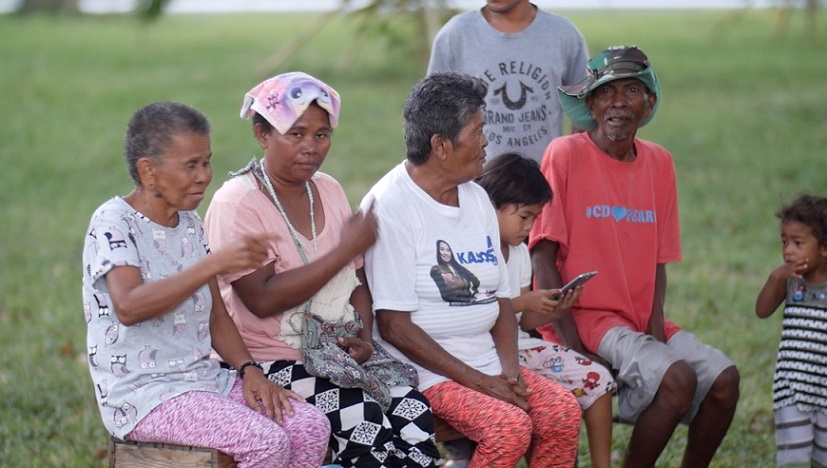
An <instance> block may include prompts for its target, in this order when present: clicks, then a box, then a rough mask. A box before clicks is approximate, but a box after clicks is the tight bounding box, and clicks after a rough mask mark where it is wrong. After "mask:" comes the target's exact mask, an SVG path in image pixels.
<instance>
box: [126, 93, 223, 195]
mask: <svg viewBox="0 0 827 468" xmlns="http://www.w3.org/2000/svg"><path fill="white" fill-rule="evenodd" d="M179 133H195V134H198V135H209V134H210V122H209V120H207V117H206V116H205V115H204V114H202V113H201V112H200V111H199V110H197V109H195V108H194V107H190V106H188V105H186V104H181V103H178V102H169V101H160V102H153V103H151V104H148V105H146V106H144V107H142V108H140V109H138V110H137V111H136V112H135V113H134V114H132V118H131V119H130V120H129V124H128V125H127V127H126V141H125V142H124V156H125V157H126V166H127V169H128V170H129V176H130V177H132V180H133V181H135V185H140V184H141V179H140V177H139V176H138V167H137V164H138V159H140V158H143V157H148V158H152V159H154V160H156V161H157V160H160V157H161V155H162V154H164V152H166V150H167V149H169V147H170V146H171V145H172V135H175V134H179Z"/></svg>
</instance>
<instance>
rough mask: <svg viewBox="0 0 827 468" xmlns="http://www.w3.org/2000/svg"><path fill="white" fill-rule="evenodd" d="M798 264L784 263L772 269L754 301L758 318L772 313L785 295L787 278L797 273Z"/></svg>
mask: <svg viewBox="0 0 827 468" xmlns="http://www.w3.org/2000/svg"><path fill="white" fill-rule="evenodd" d="M799 267H800V266H799V265H792V264H789V263H784V264H782V265H779V266H777V267H776V268H775V269H773V270H772V272H771V273H770V276H769V277H768V278H767V281H766V282H765V283H764V287H763V288H761V292H759V293H758V299H756V301H755V315H757V316H758V317H759V318H767V317H769V316H770V315H772V314H773V313H774V312H775V310H776V309H778V306H779V305H781V303H782V302H783V301H784V299H785V298H786V297H787V280H788V279H790V278H793V277H794V276H795V275H796V274H797V273H796V270H797V269H798V268H799Z"/></svg>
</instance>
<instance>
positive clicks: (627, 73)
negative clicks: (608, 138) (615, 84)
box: [557, 46, 660, 130]
mask: <svg viewBox="0 0 827 468" xmlns="http://www.w3.org/2000/svg"><path fill="white" fill-rule="evenodd" d="M587 71H588V74H589V76H588V77H586V79H584V80H583V81H581V82H580V83H577V84H574V85H571V86H561V87H560V88H557V98H558V99H559V100H560V105H561V106H563V111H565V113H566V115H567V116H568V117H569V119H571V122H572V124H573V125H574V126H575V127H577V128H582V129H584V130H592V129H594V128H595V127H597V122H596V121H595V120H594V118H593V117H592V114H591V112H589V108H588V107H586V96H587V95H588V94H589V93H590V92H592V91H593V90H595V89H597V88H598V87H600V86H601V85H603V84H606V83H608V82H610V81H614V80H619V79H622V78H637V79H638V80H640V81H642V82H643V84H645V85H646V87H647V88H649V92H651V93H653V94H654V95H655V96H656V97H657V98H658V99H657V100H656V101H655V107H653V108H652V112H651V113H650V114H649V117H647V118H645V119H644V120H643V121H642V122H641V123H640V126H641V127H642V126H644V125H646V124H647V123H649V121H650V120H652V117H654V116H655V111H656V110H657V109H658V104H659V103H660V82H659V81H658V77H657V75H655V70H654V69H653V68H652V64H651V63H649V59H648V58H647V57H646V54H644V53H643V51H642V50H640V49H638V48H637V47H636V46H617V47H609V48H608V49H605V50H603V51H601V52H599V53H598V54H597V55H595V56H594V57H593V58H592V59H591V60H589V64H588V67H587Z"/></svg>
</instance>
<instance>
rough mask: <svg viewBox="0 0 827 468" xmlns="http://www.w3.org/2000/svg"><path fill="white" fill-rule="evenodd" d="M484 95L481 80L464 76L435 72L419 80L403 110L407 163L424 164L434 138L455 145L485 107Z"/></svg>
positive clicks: (486, 90)
mask: <svg viewBox="0 0 827 468" xmlns="http://www.w3.org/2000/svg"><path fill="white" fill-rule="evenodd" d="M487 93H488V85H486V83H485V82H484V81H483V80H481V79H479V78H474V77H473V76H470V75H466V74H464V73H457V72H438V73H434V74H431V75H428V76H426V77H425V78H423V79H421V80H419V82H418V83H417V84H416V85H415V86H414V87H413V89H412V90H411V93H410V95H409V96H408V99H407V100H405V105H404V106H403V108H402V116H403V117H404V119H405V122H404V133H405V145H406V146H407V158H408V161H410V162H411V163H412V164H413V165H415V166H419V165H422V164H424V163H425V162H426V161H427V160H428V156H429V155H430V153H431V137H432V136H434V135H442V136H443V137H445V138H447V139H448V140H450V141H451V142H452V143H453V144H456V143H457V140H458V138H459V133H460V131H461V130H462V128H463V127H464V126H465V125H466V124H467V123H468V121H469V119H471V117H473V116H474V114H476V113H477V112H479V111H480V110H482V109H483V108H485V95H486V94H487Z"/></svg>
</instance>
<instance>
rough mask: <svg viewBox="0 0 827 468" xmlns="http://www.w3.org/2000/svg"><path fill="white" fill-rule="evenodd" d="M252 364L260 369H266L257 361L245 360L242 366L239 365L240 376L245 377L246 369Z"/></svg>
mask: <svg viewBox="0 0 827 468" xmlns="http://www.w3.org/2000/svg"><path fill="white" fill-rule="evenodd" d="M250 366H253V367H258V370H260V371H262V372H264V369H263V368H262V367H261V364H259V363H257V362H255V361H247V362H245V363H244V364H242V365H241V366H239V367H238V377H239V378H241V379H243V378H244V371H245V370H247V368H248V367H250Z"/></svg>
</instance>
